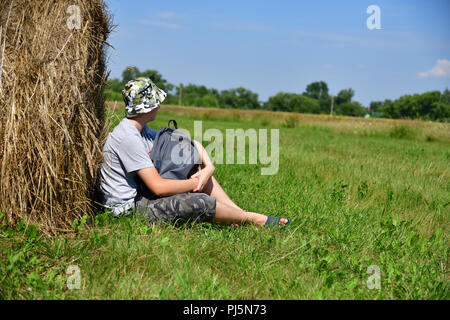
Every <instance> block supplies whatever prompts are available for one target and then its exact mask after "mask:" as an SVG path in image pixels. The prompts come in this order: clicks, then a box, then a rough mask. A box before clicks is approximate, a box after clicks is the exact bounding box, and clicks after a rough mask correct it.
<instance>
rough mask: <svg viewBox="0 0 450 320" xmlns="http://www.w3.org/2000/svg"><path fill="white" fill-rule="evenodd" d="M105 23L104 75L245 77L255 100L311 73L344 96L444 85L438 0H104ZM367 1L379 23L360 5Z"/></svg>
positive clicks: (448, 63) (449, 40)
mask: <svg viewBox="0 0 450 320" xmlns="http://www.w3.org/2000/svg"><path fill="white" fill-rule="evenodd" d="M106 2H107V4H108V6H109V9H110V11H111V13H112V14H113V15H114V20H113V21H114V24H117V25H118V26H117V28H116V29H115V32H113V33H112V35H111V37H110V39H109V42H110V43H111V45H113V46H114V48H115V49H114V50H112V51H111V52H110V54H109V60H108V68H109V69H110V70H111V75H110V77H112V78H120V76H121V72H122V71H123V69H124V68H125V67H126V66H129V65H134V66H137V67H138V68H139V69H140V70H141V71H142V70H146V69H153V70H158V71H159V72H160V73H161V74H162V75H163V76H164V78H166V79H167V80H168V81H169V82H170V83H173V84H175V85H178V84H179V83H183V84H188V83H193V84H202V85H205V86H207V87H214V88H217V89H219V90H223V89H229V88H236V87H240V86H242V87H245V88H247V89H250V90H252V91H254V92H256V93H258V95H259V100H261V101H265V100H267V99H268V97H270V96H272V95H274V94H276V93H278V92H280V91H284V92H296V93H302V92H303V91H304V90H305V88H306V85H307V84H309V83H311V82H313V81H321V80H322V81H325V82H327V83H328V87H329V89H330V93H331V94H333V95H336V94H337V93H338V92H339V90H341V89H345V88H353V89H354V90H355V97H354V99H355V100H357V101H360V102H362V103H363V104H364V105H365V106H368V105H369V103H370V101H373V100H384V99H386V98H389V99H395V98H398V97H399V96H401V95H403V94H411V93H422V92H425V91H430V90H440V91H442V90H444V89H445V88H446V87H450V32H449V31H450V19H449V18H450V1H447V0H429V1H415V0H398V1H394V0H391V1H380V0H371V1H365V0H353V1H349V0H339V1H332V0H329V1H323V0H315V1H306V0H305V1H283V0H280V1H266V0H259V1H254V0H241V1H234V0H228V1H223V0H221V1H217V0H202V1H200V0H199V1H196V0H190V1H186V0H185V1H170V0H165V1H144V0H142V1H125V0H107V1H106ZM370 5H377V6H378V7H379V8H380V12H381V29H379V30H377V29H375V30H369V29H368V28H367V25H366V20H367V19H368V18H369V17H370V16H371V14H368V13H367V12H366V10H367V8H368V7H369V6H370Z"/></svg>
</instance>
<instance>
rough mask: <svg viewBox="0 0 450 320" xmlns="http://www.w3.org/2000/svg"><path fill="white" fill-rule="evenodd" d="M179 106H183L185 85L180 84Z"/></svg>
mask: <svg viewBox="0 0 450 320" xmlns="http://www.w3.org/2000/svg"><path fill="white" fill-rule="evenodd" d="M178 88H179V90H178V105H179V106H181V103H182V102H183V101H182V95H183V84H182V83H180V86H179V87H178Z"/></svg>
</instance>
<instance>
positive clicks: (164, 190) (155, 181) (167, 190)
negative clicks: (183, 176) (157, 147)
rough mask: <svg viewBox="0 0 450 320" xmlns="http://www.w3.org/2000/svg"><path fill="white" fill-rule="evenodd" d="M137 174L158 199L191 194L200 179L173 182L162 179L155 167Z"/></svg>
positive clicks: (139, 171) (193, 178)
mask: <svg viewBox="0 0 450 320" xmlns="http://www.w3.org/2000/svg"><path fill="white" fill-rule="evenodd" d="M137 174H138V175H139V177H140V178H141V179H142V181H143V182H144V183H145V185H146V186H147V188H148V189H149V190H150V191H151V192H152V193H153V194H155V195H156V196H158V197H168V196H173V195H175V194H179V193H184V192H191V191H193V190H194V189H195V188H196V187H197V185H198V180H199V179H198V177H191V178H190V179H187V180H172V179H164V178H162V177H161V176H160V175H159V173H158V171H157V170H156V168H155V167H151V168H144V169H140V170H137Z"/></svg>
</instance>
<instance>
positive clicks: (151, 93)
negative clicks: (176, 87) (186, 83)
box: [122, 77, 167, 118]
mask: <svg viewBox="0 0 450 320" xmlns="http://www.w3.org/2000/svg"><path fill="white" fill-rule="evenodd" d="M122 96H123V101H124V102H125V116H126V117H127V118H133V117H136V116H137V115H139V114H143V113H147V112H150V111H152V110H153V109H155V108H157V107H158V106H159V105H160V104H161V103H162V102H163V101H164V99H165V98H166V96H167V93H165V92H164V91H163V90H161V89H160V88H158V87H157V86H156V84H154V83H153V81H152V80H150V78H144V77H139V78H136V79H135V80H130V81H128V82H127V84H126V85H125V88H124V89H123V90H122Z"/></svg>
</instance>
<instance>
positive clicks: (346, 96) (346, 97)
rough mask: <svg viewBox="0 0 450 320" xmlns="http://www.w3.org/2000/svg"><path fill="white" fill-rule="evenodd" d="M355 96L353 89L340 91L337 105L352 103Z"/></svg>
mask: <svg viewBox="0 0 450 320" xmlns="http://www.w3.org/2000/svg"><path fill="white" fill-rule="evenodd" d="M354 95H355V91H354V90H353V89H352V88H349V89H342V90H341V91H339V93H338V95H337V97H336V100H335V102H336V105H339V104H341V103H345V102H351V101H352V99H353V96H354Z"/></svg>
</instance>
